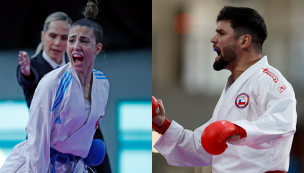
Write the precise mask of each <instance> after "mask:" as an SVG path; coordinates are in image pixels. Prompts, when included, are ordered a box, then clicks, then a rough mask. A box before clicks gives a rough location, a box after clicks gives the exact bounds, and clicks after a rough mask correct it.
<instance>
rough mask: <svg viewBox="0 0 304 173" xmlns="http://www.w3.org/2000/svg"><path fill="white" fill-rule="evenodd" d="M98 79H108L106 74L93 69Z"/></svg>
mask: <svg viewBox="0 0 304 173" xmlns="http://www.w3.org/2000/svg"><path fill="white" fill-rule="evenodd" d="M93 73H94V76H95V77H96V79H107V78H106V76H105V75H104V74H103V73H102V72H101V71H96V70H93Z"/></svg>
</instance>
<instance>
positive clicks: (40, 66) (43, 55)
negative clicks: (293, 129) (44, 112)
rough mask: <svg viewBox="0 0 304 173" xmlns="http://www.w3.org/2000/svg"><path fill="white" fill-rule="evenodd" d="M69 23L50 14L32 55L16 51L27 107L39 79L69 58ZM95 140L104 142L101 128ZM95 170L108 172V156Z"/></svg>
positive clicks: (64, 17)
mask: <svg viewBox="0 0 304 173" xmlns="http://www.w3.org/2000/svg"><path fill="white" fill-rule="evenodd" d="M72 23H73V22H72V20H71V18H70V17H69V16H68V15H67V14H65V13H63V12H55V13H52V14H50V15H49V16H48V17H47V18H46V20H45V22H44V26H43V31H42V32H41V43H40V44H39V45H38V47H37V50H36V53H35V55H33V56H32V58H29V57H28V54H27V52H25V51H20V52H19V65H18V67H17V80H18V83H19V85H20V86H21V87H22V89H23V92H24V95H25V98H26V103H27V106H28V107H29V108H30V106H31V102H32V99H33V95H34V92H35V89H36V87H37V85H38V83H39V81H40V80H41V79H42V77H43V76H44V75H45V74H47V73H49V72H50V71H52V70H54V69H56V68H58V67H61V66H64V65H65V64H66V63H68V62H69V59H68V58H67V57H66V56H64V54H65V52H66V47H67V40H68V32H69V28H70V26H71V24H72ZM94 139H101V140H104V139H103V135H102V133H101V130H100V129H97V130H96V132H95V134H94ZM94 169H96V170H97V172H107V173H111V167H110V163H109V158H108V155H107V153H106V156H105V159H104V161H103V162H102V163H101V164H100V165H98V166H95V167H94Z"/></svg>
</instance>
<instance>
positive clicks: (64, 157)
mask: <svg viewBox="0 0 304 173" xmlns="http://www.w3.org/2000/svg"><path fill="white" fill-rule="evenodd" d="M50 151H51V152H50V157H51V164H52V165H53V169H52V173H55V161H58V162H60V163H63V164H67V163H69V162H70V161H73V162H74V169H73V171H72V173H74V171H75V168H76V159H79V158H80V157H79V156H74V155H73V154H66V153H61V152H59V151H57V150H55V149H54V148H51V150H50Z"/></svg>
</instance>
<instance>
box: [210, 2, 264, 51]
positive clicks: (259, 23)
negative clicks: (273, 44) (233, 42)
mask: <svg viewBox="0 0 304 173" xmlns="http://www.w3.org/2000/svg"><path fill="white" fill-rule="evenodd" d="M220 21H228V22H230V25H231V28H232V29H233V30H234V37H235V38H236V39H238V38H239V37H240V36H242V35H246V34H249V35H250V36H251V42H252V43H253V46H254V48H255V49H256V50H257V52H262V45H263V43H264V41H265V40H266V38H267V27H266V24H265V21H264V19H263V17H262V16H261V15H260V14H259V13H258V12H257V11H256V10H254V9H251V8H247V7H232V6H225V7H224V8H223V9H222V10H221V11H220V12H219V14H218V16H217V19H216V22H220Z"/></svg>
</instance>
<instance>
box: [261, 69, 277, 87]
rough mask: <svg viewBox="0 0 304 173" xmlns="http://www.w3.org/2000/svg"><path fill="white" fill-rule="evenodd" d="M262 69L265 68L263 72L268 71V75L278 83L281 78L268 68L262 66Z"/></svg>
mask: <svg viewBox="0 0 304 173" xmlns="http://www.w3.org/2000/svg"><path fill="white" fill-rule="evenodd" d="M262 69H263V73H266V74H267V75H268V76H270V77H271V78H272V79H273V81H274V83H277V82H278V81H279V78H278V77H277V76H276V75H275V74H273V73H271V72H270V71H269V70H268V68H262Z"/></svg>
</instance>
